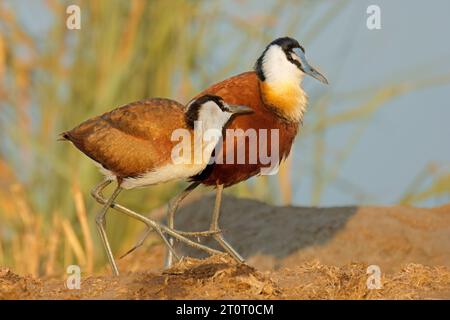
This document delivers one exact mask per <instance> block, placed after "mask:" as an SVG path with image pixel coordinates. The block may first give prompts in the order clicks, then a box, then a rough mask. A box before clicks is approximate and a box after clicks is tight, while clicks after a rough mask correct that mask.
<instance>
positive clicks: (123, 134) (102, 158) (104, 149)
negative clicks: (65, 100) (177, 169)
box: [62, 98, 185, 178]
mask: <svg viewBox="0 0 450 320" xmlns="http://www.w3.org/2000/svg"><path fill="white" fill-rule="evenodd" d="M183 127H185V119H184V106H183V105H181V104H180V103H178V102H176V101H173V100H169V99H159V98H155V99H147V100H142V101H137V102H133V103H130V104H127V105H124V106H122V107H119V108H117V109H114V110H112V111H110V112H107V113H104V114H102V115H100V116H97V117H94V118H91V119H89V120H87V121H85V122H83V123H81V124H80V125H78V126H77V127H75V128H74V129H72V130H70V131H67V132H64V133H63V134H62V137H63V138H65V139H67V140H69V141H71V142H72V143H73V144H74V145H75V146H76V147H77V148H78V149H79V150H80V151H82V152H83V153H84V154H86V155H87V156H88V157H90V158H91V159H93V160H94V161H95V162H97V163H98V164H100V165H101V166H103V168H105V169H107V170H109V171H111V172H112V173H113V174H115V175H116V176H118V177H121V178H125V177H137V176H140V175H141V174H142V173H143V172H147V171H151V170H154V169H155V168H158V167H161V166H163V165H165V164H167V163H169V162H170V161H171V159H170V152H167V150H171V149H172V148H173V146H174V144H175V142H173V141H171V139H170V138H171V134H172V132H173V130H175V129H177V128H183Z"/></svg>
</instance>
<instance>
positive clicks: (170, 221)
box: [164, 182, 200, 268]
mask: <svg viewBox="0 0 450 320" xmlns="http://www.w3.org/2000/svg"><path fill="white" fill-rule="evenodd" d="M199 184H200V182H193V183H191V184H190V185H189V186H188V187H187V188H186V189H184V190H183V191H182V192H181V193H180V194H178V195H177V196H175V198H173V199H171V200H170V201H169V204H168V210H167V226H168V227H169V228H170V229H173V228H174V217H175V212H176V211H177V210H178V206H179V205H180V203H181V201H183V199H184V198H186V197H187V196H188V195H189V194H190V193H191V192H192V191H193V190H194V189H195V188H197V186H198V185H199ZM169 243H170V245H171V246H173V238H169ZM172 263H173V254H172V251H170V250H168V251H166V258H165V263H164V265H165V268H170V266H171V265H172Z"/></svg>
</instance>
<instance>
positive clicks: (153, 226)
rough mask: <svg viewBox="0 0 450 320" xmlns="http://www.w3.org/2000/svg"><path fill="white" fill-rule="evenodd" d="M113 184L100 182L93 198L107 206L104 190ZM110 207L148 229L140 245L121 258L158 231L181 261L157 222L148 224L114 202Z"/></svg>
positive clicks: (107, 181)
mask: <svg viewBox="0 0 450 320" xmlns="http://www.w3.org/2000/svg"><path fill="white" fill-rule="evenodd" d="M111 182H112V180H110V179H108V178H106V179H105V180H103V181H102V182H100V183H99V184H98V185H97V186H96V187H94V189H92V191H91V195H92V197H93V198H94V199H95V200H96V201H97V202H98V203H100V204H106V202H107V200H106V199H105V198H104V197H103V193H102V192H103V189H105V188H106V187H107V186H108V185H109V184H110V183H111ZM109 207H111V208H113V209H115V210H117V211H119V212H121V213H125V214H126V215H128V216H131V217H132V218H135V219H137V220H139V221H141V222H144V223H145V224H146V225H147V227H148V229H147V232H146V234H145V236H144V237H143V238H142V239H141V240H140V241H139V243H138V244H137V245H136V246H135V247H134V248H132V249H131V250H130V251H128V252H127V253H125V254H124V255H122V257H121V258H123V257H125V256H126V255H128V254H129V253H130V252H131V251H134V250H135V249H136V248H138V247H139V246H141V245H142V244H143V243H144V240H145V238H146V237H147V236H148V235H149V234H150V232H151V231H152V229H153V230H156V232H157V233H158V234H159V236H160V237H161V239H162V240H163V241H164V243H165V244H166V246H167V247H168V248H169V251H170V252H172V254H173V255H174V256H175V258H176V259H177V260H179V259H180V257H179V256H178V255H177V254H176V252H175V250H174V249H173V246H172V245H171V244H170V243H169V241H168V240H167V238H166V237H165V236H164V234H163V233H162V231H161V229H160V228H159V227H158V226H157V225H158V224H157V223H156V222H153V221H152V222H153V223H150V222H146V221H143V220H142V219H139V218H138V217H141V218H143V219H146V218H145V217H143V216H141V215H139V214H138V213H136V212H133V211H131V210H129V209H127V208H125V207H122V206H121V205H119V204H116V203H114V201H112V202H111V203H110V205H109ZM127 210H128V211H130V212H132V213H133V215H130V213H129V212H128V211H127Z"/></svg>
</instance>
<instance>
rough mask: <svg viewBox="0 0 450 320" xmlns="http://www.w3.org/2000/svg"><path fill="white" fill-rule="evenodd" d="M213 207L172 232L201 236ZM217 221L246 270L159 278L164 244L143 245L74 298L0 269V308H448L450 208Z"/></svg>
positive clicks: (226, 267) (241, 211) (216, 264)
mask: <svg viewBox="0 0 450 320" xmlns="http://www.w3.org/2000/svg"><path fill="white" fill-rule="evenodd" d="M212 200H213V199H212V198H211V197H206V198H204V199H202V200H200V201H196V202H193V203H190V204H189V205H187V206H186V207H184V208H183V209H181V210H180V213H179V215H178V216H177V219H176V227H177V228H178V229H183V230H204V229H206V228H207V226H208V225H209V215H210V210H211V208H212V205H213V204H212ZM222 217H223V218H222V223H221V225H222V228H223V230H224V235H225V237H226V238H227V239H228V240H229V241H230V242H231V243H232V244H233V245H234V246H235V248H236V249H237V250H238V251H240V252H241V253H242V254H243V255H244V257H245V258H246V259H247V263H248V264H237V263H235V262H234V261H233V260H232V259H230V258H229V257H228V256H226V255H216V256H212V257H207V258H205V259H203V260H199V259H196V258H184V259H183V260H182V261H180V262H178V263H177V264H175V265H174V266H173V267H172V268H171V269H169V270H165V271H164V270H163V269H162V264H163V258H164V247H163V245H162V244H155V241H153V242H152V241H148V243H149V244H150V243H153V244H152V245H148V246H144V247H142V248H139V249H138V250H137V251H136V252H134V253H133V254H131V255H129V256H127V257H126V258H124V259H122V260H120V261H119V269H120V270H121V271H122V274H121V275H120V276H119V277H112V276H110V275H109V274H110V271H109V269H105V271H104V272H103V274H104V275H103V276H96V275H90V276H86V275H83V274H82V279H81V288H80V289H77V290H69V289H67V288H66V285H65V279H63V278H62V277H63V276H64V275H62V276H61V278H59V279H57V278H52V279H49V278H46V279H33V278H31V277H26V276H19V275H16V274H14V273H13V272H12V271H11V270H9V269H0V299H450V250H449V249H450V243H449V241H448V235H449V234H450V206H449V205H447V206H444V207H440V208H435V209H420V208H411V207H402V206H396V207H378V208H377V207H342V208H298V207H275V206H270V205H266V204H263V203H259V202H257V201H252V200H237V199H232V198H226V199H225V201H224V206H223V216H222ZM204 243H207V244H211V245H213V243H212V242H210V241H209V240H204ZM177 249H178V250H179V252H181V253H183V254H185V255H186V254H188V255H192V256H197V257H198V256H201V253H199V252H197V251H193V250H191V249H190V248H185V247H183V246H181V245H180V244H178V245H177ZM369 265H376V266H379V267H380V270H381V278H380V284H381V286H382V287H381V288H380V289H369V288H368V286H367V283H368V279H369V276H370V275H369V274H368V267H369Z"/></svg>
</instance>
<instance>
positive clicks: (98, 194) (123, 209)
mask: <svg viewBox="0 0 450 320" xmlns="http://www.w3.org/2000/svg"><path fill="white" fill-rule="evenodd" d="M110 183H111V181H103V182H101V183H100V184H99V185H98V186H97V187H95V188H94V189H93V190H92V192H91V194H92V196H93V197H94V199H96V200H97V201H98V202H99V203H101V204H105V203H106V199H105V198H104V197H103V195H102V193H101V191H102V190H103V189H104V188H105V187H106V186H107V185H109V184H110ZM110 207H111V208H113V209H115V210H117V211H119V212H122V213H124V214H126V215H127V216H130V217H132V218H134V219H137V220H139V221H141V222H143V223H144V224H146V225H147V227H148V228H153V229H154V230H155V231H156V232H157V233H158V234H159V235H160V236H161V238H162V239H163V240H164V242H165V243H166V245H167V246H168V247H169V249H170V250H173V248H172V247H171V246H170V243H169V242H168V240H167V238H166V237H165V236H164V234H163V232H165V233H167V234H168V235H170V236H172V237H174V238H176V239H178V240H180V241H182V242H184V243H185V244H187V245H189V246H191V247H194V248H196V249H199V250H203V251H206V252H208V253H210V254H217V253H221V252H220V251H218V250H215V249H212V248H209V247H207V246H205V245H202V244H200V243H196V242H194V241H192V240H190V239H188V238H186V237H185V236H183V235H181V234H179V233H178V232H177V231H174V230H172V229H170V228H168V227H166V226H164V225H161V224H159V223H157V222H155V221H154V220H151V219H149V218H147V217H145V216H143V215H141V214H138V213H136V212H134V211H132V210H130V209H128V208H126V207H124V206H122V205H120V204H117V203H114V202H112V203H111V204H110ZM172 253H173V254H174V256H176V257H177V255H176V253H175V251H173V252H172ZM177 258H178V257H177Z"/></svg>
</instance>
